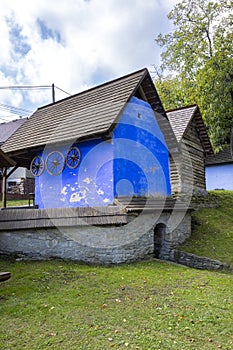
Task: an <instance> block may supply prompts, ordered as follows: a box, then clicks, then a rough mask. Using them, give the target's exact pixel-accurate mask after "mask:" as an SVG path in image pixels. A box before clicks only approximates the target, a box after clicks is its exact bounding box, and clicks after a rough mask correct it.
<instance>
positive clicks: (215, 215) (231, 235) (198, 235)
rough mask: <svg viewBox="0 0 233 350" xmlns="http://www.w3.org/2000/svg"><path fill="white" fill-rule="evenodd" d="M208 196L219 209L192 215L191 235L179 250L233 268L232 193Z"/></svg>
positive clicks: (201, 211) (210, 209)
mask: <svg viewBox="0 0 233 350" xmlns="http://www.w3.org/2000/svg"><path fill="white" fill-rule="evenodd" d="M210 196H213V197H214V198H215V201H217V202H218V203H219V207H218V208H216V209H213V208H208V209H202V210H200V211H197V212H195V213H194V215H193V218H194V225H193V229H192V235H191V237H190V239H188V240H187V241H186V242H185V243H184V244H183V245H182V247H180V249H181V250H184V251H187V252H189V253H193V254H197V255H203V256H207V257H209V258H213V259H218V260H221V261H223V262H225V263H228V264H230V265H231V266H232V267H233V191H210Z"/></svg>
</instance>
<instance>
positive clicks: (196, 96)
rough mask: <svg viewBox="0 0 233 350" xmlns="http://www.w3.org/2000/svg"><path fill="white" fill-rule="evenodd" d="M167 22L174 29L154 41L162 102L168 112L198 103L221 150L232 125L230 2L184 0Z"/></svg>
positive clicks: (232, 16) (232, 19)
mask: <svg viewBox="0 0 233 350" xmlns="http://www.w3.org/2000/svg"><path fill="white" fill-rule="evenodd" d="M168 18H169V19H170V20H172V21H173V25H174V30H173V31H172V32H171V33H169V34H166V35H162V34H160V35H159V36H158V37H157V38H156V42H157V44H158V45H160V46H161V47H162V48H163V52H162V55H161V58H162V64H161V67H160V70H161V74H160V75H159V76H158V79H157V80H156V87H157V89H158V92H159V93H160V94H161V100H162V102H163V103H164V105H165V107H166V106H167V105H169V108H175V107H179V106H180V104H181V103H183V105H184V104H191V103H197V104H198V105H199V107H200V110H201V112H202V115H203V117H204V119H205V121H206V124H207V127H208V129H209V135H210V139H211V141H212V144H213V146H214V148H215V149H216V150H217V149H220V148H221V147H222V146H223V145H224V143H227V142H229V136H230V129H231V127H232V125H233V2H232V0H215V1H209V0H183V1H181V2H180V3H178V4H177V5H176V6H175V7H174V9H173V10H172V11H171V12H170V13H169V14H168ZM170 88H171V89H173V92H171V91H170V92H169V93H168V90H169V89H170ZM172 98H174V105H173V106H171V104H172V103H171V99H172Z"/></svg>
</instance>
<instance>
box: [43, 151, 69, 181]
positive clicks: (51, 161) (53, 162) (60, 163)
mask: <svg viewBox="0 0 233 350" xmlns="http://www.w3.org/2000/svg"><path fill="white" fill-rule="evenodd" d="M64 165H65V157H64V156H63V154H62V153H61V152H59V151H53V152H51V153H49V154H48V156H47V158H46V163H45V167H46V170H47V172H48V173H49V174H50V175H54V176H57V175H59V174H61V173H62V171H63V169H64Z"/></svg>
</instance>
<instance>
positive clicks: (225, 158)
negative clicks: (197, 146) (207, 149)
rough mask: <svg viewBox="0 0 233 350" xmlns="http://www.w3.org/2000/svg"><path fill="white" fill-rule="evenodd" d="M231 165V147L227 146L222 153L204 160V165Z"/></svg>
mask: <svg viewBox="0 0 233 350" xmlns="http://www.w3.org/2000/svg"><path fill="white" fill-rule="evenodd" d="M226 163H233V154H232V152H231V145H227V146H226V147H225V148H224V149H223V150H222V151H219V152H218V153H216V154H214V155H211V156H209V157H207V158H206V161H205V164H206V165H216V164H226Z"/></svg>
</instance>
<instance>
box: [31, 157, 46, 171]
mask: <svg viewBox="0 0 233 350" xmlns="http://www.w3.org/2000/svg"><path fill="white" fill-rule="evenodd" d="M30 170H31V173H32V174H33V175H34V176H40V175H41V174H42V173H43V171H44V161H43V159H42V158H41V157H40V156H36V157H34V158H33V159H32V161H31V165H30Z"/></svg>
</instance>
